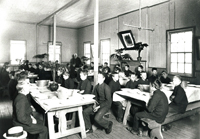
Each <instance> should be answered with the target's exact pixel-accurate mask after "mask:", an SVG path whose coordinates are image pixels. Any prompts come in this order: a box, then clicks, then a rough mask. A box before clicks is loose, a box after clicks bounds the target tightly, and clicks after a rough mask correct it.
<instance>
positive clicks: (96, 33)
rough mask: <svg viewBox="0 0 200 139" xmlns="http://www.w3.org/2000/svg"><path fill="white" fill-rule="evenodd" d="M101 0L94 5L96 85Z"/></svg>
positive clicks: (95, 82)
mask: <svg viewBox="0 0 200 139" xmlns="http://www.w3.org/2000/svg"><path fill="white" fill-rule="evenodd" d="M98 55H99V0H95V7H94V86H95V85H96V84H97V82H98V80H97V76H98V67H99V59H98Z"/></svg>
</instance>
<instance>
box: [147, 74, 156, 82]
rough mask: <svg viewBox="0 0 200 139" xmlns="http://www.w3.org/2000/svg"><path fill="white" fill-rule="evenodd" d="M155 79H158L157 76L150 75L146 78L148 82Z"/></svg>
mask: <svg viewBox="0 0 200 139" xmlns="http://www.w3.org/2000/svg"><path fill="white" fill-rule="evenodd" d="M156 79H158V76H154V75H151V76H150V77H149V79H148V80H149V82H150V83H153V82H154V81H155V80H156Z"/></svg>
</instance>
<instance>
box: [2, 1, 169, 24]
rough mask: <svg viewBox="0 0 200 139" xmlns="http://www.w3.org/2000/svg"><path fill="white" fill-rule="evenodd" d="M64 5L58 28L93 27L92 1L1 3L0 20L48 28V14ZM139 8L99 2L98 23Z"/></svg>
mask: <svg viewBox="0 0 200 139" xmlns="http://www.w3.org/2000/svg"><path fill="white" fill-rule="evenodd" d="M165 1H168V0H141V7H147V6H152V5H155V4H159V3H162V2H165ZM63 6H65V7H64V8H63V9H62V10H61V11H60V12H59V13H57V14H56V21H57V26H61V27H68V28H81V27H84V26H87V25H91V24H93V22H94V6H95V0H0V21H3V20H9V21H10V20H11V21H15V22H23V23H33V24H38V23H41V24H45V25H50V24H52V23H53V19H52V18H51V17H52V16H50V15H53V14H54V13H55V12H56V11H59V9H61V8H62V7H63ZM138 8H139V0H99V21H104V20H107V19H110V18H113V17H117V16H119V15H122V14H124V13H127V12H130V11H134V10H137V9H138ZM48 17H50V18H48ZM44 19H45V20H44ZM46 19H47V20H46Z"/></svg>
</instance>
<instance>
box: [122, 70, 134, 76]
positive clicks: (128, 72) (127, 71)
mask: <svg viewBox="0 0 200 139" xmlns="http://www.w3.org/2000/svg"><path fill="white" fill-rule="evenodd" d="M130 73H132V71H131V70H124V74H125V76H126V77H129V75H130Z"/></svg>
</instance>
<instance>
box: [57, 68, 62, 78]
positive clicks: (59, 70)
mask: <svg viewBox="0 0 200 139" xmlns="http://www.w3.org/2000/svg"><path fill="white" fill-rule="evenodd" d="M62 74H63V69H62V67H59V68H58V70H57V75H58V76H61V75H62Z"/></svg>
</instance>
